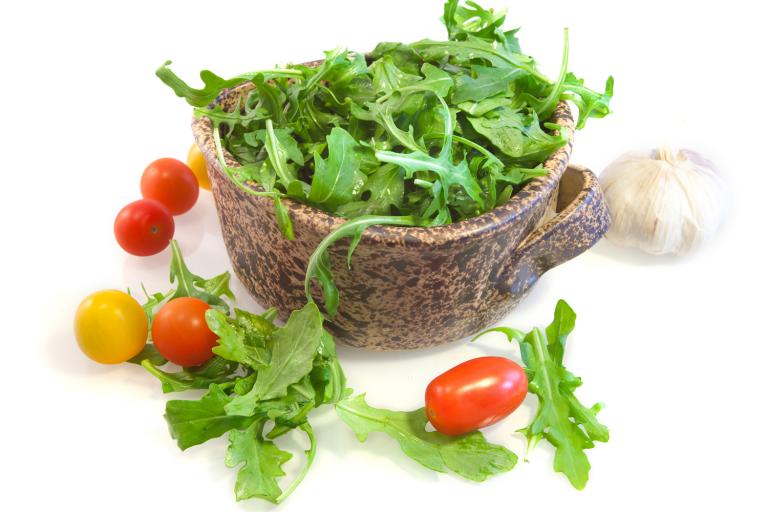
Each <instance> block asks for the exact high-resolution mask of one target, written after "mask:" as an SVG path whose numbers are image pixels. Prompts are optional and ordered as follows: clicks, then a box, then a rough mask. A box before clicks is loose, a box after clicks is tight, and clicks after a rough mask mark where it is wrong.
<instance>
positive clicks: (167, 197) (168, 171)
mask: <svg viewBox="0 0 768 512" xmlns="http://www.w3.org/2000/svg"><path fill="white" fill-rule="evenodd" d="M199 194H200V187H199V186H198V184H197V178H195V174H194V173H193V172H192V169H190V168H189V167H188V166H187V164H185V163H184V162H180V161H178V160H176V159H175V158H160V159H158V160H155V161H154V162H152V163H151V164H149V165H148V166H147V168H146V169H144V174H142V175H141V195H142V196H143V197H144V198H145V199H154V200H155V201H159V202H161V203H163V204H164V205H165V207H166V208H168V211H169V212H171V215H181V214H182V213H184V212H186V211H188V210H189V209H190V208H192V207H193V206H194V205H195V203H196V202H197V196H198V195H199Z"/></svg>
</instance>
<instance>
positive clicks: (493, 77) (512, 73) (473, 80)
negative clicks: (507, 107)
mask: <svg viewBox="0 0 768 512" xmlns="http://www.w3.org/2000/svg"><path fill="white" fill-rule="evenodd" d="M524 74H525V72H524V71H523V70H522V69H519V68H512V67H509V68H493V67H488V66H472V75H473V76H469V75H462V76H460V77H459V78H458V82H459V83H458V85H457V86H456V91H455V92H454V93H453V101H454V102H456V103H463V102H466V101H481V100H484V99H486V98H488V97H490V96H495V95H496V94H499V93H502V92H505V91H506V90H507V87H509V84H510V83H512V82H513V81H514V80H516V79H517V78H519V77H520V76H522V75H524ZM478 115H482V114H478Z"/></svg>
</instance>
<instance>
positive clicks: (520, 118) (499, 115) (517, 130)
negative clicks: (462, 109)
mask: <svg viewBox="0 0 768 512" xmlns="http://www.w3.org/2000/svg"><path fill="white" fill-rule="evenodd" d="M467 120H468V121H469V122H470V124H471V125H472V127H473V128H474V129H475V130H476V131H477V132H478V133H480V134H481V135H483V136H484V137H486V138H487V139H488V140H489V141H490V142H491V143H492V144H493V145H494V146H496V147H497V148H498V149H499V150H500V151H501V152H503V153H504V154H506V155H508V156H510V157H512V158H514V159H515V161H516V162H518V163H532V162H536V161H538V159H539V157H540V156H541V155H542V154H550V153H551V152H552V151H554V150H556V149H558V148H561V147H563V146H564V145H565V144H567V143H568V139H567V138H566V134H565V133H563V134H562V135H561V134H559V133H558V134H548V133H546V132H545V131H544V130H542V129H541V126H540V125H539V120H538V117H537V116H536V113H535V112H531V113H530V114H529V115H524V114H523V113H522V112H520V111H518V110H513V109H511V108H509V107H499V108H496V109H494V110H493V111H492V112H491V113H490V114H489V115H488V116H487V117H468V118H467Z"/></svg>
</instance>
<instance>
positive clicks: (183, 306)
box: [152, 297, 219, 366]
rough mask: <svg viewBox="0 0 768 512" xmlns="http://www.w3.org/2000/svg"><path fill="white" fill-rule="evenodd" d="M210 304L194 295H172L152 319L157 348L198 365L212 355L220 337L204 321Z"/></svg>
mask: <svg viewBox="0 0 768 512" xmlns="http://www.w3.org/2000/svg"><path fill="white" fill-rule="evenodd" d="M210 308H211V306H209V305H208V304H207V303H206V302H205V301H202V300H200V299H197V298H194V297H180V298H178V299H173V300H172V301H170V302H168V303H167V304H165V305H164V306H163V307H161V308H160V310H159V311H158V312H157V314H156V315H155V318H154V319H153V320H152V341H153V342H154V343H155V347H156V348H157V351H158V352H160V353H161V354H162V355H163V357H165V358H166V359H167V360H169V361H170V362H172V363H176V364H178V365H180V366H198V365H201V364H203V363H204V362H206V361H207V360H208V359H210V358H211V357H212V356H213V352H211V349H212V348H213V347H215V346H216V344H217V341H218V339H219V337H218V336H216V334H214V333H213V332H212V331H211V330H210V329H209V328H208V324H207V323H206V322H205V312H206V311H208V310H209V309H210Z"/></svg>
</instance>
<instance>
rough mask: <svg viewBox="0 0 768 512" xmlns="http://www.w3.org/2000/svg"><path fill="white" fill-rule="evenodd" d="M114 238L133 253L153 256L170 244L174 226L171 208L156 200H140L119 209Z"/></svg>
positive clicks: (127, 250)
mask: <svg viewBox="0 0 768 512" xmlns="http://www.w3.org/2000/svg"><path fill="white" fill-rule="evenodd" d="M114 229H115V238H116V239H117V243H118V244H120V247H122V248H123V249H125V251H126V252H128V253H130V254H133V255H134V256H150V255H152V254H157V253H158V252H160V251H162V250H163V249H165V248H166V247H168V244H170V243H171V239H172V238H173V232H174V230H175V225H174V222H173V217H172V216H171V214H170V213H169V212H168V209H167V208H166V207H165V206H163V205H162V204H160V203H158V202H157V201H152V200H151V199H139V200H138V201H134V202H132V203H130V204H128V205H126V206H125V207H123V209H122V210H120V212H118V214H117V217H116V218H115V227H114Z"/></svg>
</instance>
